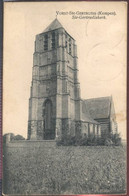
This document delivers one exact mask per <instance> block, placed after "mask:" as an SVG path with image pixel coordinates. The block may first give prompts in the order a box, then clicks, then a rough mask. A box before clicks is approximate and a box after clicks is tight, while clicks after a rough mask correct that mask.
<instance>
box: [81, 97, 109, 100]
mask: <svg viewBox="0 0 129 196" xmlns="http://www.w3.org/2000/svg"><path fill="white" fill-rule="evenodd" d="M111 97H112V96H105V97H93V98H88V99H83V101H87V100H91V99H102V98H111Z"/></svg>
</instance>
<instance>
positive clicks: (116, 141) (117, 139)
mask: <svg viewBox="0 0 129 196" xmlns="http://www.w3.org/2000/svg"><path fill="white" fill-rule="evenodd" d="M111 140H112V142H113V144H114V145H115V146H120V145H121V137H120V134H119V133H115V134H112V135H111Z"/></svg>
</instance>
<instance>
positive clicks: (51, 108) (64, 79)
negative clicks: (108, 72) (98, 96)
mask: <svg viewBox="0 0 129 196" xmlns="http://www.w3.org/2000/svg"><path fill="white" fill-rule="evenodd" d="M77 60H78V57H77V46H76V43H75V40H74V39H73V38H72V37H71V36H70V35H69V34H68V33H67V32H66V30H65V29H64V28H63V26H62V25H61V24H60V22H59V21H58V20H57V19H55V20H54V21H53V22H52V23H51V24H50V25H49V26H48V27H47V28H46V29H45V30H44V31H43V33H40V34H38V35H37V36H36V40H35V51H34V55H33V73H32V83H31V94H30V99H29V120H28V139H30V140H53V139H56V138H57V137H60V138H61V137H62V136H64V135H65V134H70V135H73V136H74V135H75V132H76V128H75V127H76V123H77V122H79V121H80V114H81V112H80V109H81V108H80V104H81V101H80V84H79V82H78V66H77Z"/></svg>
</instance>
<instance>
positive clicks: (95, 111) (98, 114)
mask: <svg viewBox="0 0 129 196" xmlns="http://www.w3.org/2000/svg"><path fill="white" fill-rule="evenodd" d="M111 100H112V99H111V97H100V98H92V99H86V100H84V101H83V108H84V109H83V110H85V113H87V114H88V115H90V116H91V118H93V119H99V118H108V117H109V116H110V110H111Z"/></svg>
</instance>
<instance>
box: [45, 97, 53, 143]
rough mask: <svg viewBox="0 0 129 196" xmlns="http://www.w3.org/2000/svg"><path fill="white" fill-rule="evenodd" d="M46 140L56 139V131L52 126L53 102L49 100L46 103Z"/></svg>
mask: <svg viewBox="0 0 129 196" xmlns="http://www.w3.org/2000/svg"><path fill="white" fill-rule="evenodd" d="M43 113H44V139H45V140H53V139H55V130H54V126H52V102H51V101H50V100H49V99H48V100H46V101H45V103H44V111H43Z"/></svg>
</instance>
